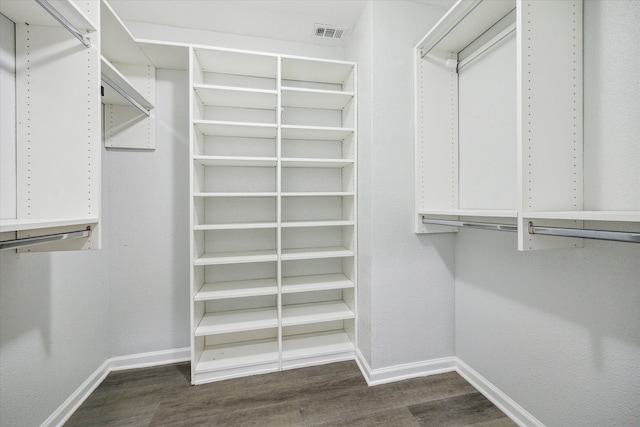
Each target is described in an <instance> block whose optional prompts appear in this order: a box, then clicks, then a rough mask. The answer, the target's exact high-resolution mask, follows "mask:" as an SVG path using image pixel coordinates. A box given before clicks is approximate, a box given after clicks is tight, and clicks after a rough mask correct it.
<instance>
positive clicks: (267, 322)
mask: <svg viewBox="0 0 640 427" xmlns="http://www.w3.org/2000/svg"><path fill="white" fill-rule="evenodd" d="M277 327H278V316H277V311H276V309H275V308H273V307H265V308H252V309H248V310H237V311H222V312H217V313H206V314H205V315H204V316H203V317H202V320H200V323H199V324H198V326H197V327H196V329H195V331H194V333H195V336H197V337H198V336H205V335H212V334H225V333H230V332H240V331H252V330H256V329H267V328H277Z"/></svg>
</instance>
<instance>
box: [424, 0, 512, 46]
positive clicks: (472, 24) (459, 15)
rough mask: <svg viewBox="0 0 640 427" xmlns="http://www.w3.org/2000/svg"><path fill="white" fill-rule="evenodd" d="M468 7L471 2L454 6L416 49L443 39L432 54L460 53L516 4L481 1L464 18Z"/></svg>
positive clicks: (500, 0) (494, 0)
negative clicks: (461, 20)
mask: <svg viewBox="0 0 640 427" xmlns="http://www.w3.org/2000/svg"><path fill="white" fill-rule="evenodd" d="M471 4H472V2H470V1H461V2H457V3H456V4H455V5H454V6H453V7H451V9H449V11H448V12H447V13H446V14H445V15H444V16H443V17H442V18H441V19H440V21H438V22H437V23H436V25H434V27H433V28H432V29H431V31H429V33H427V35H426V36H425V37H424V38H423V39H422V40H421V41H420V43H419V44H418V46H417V48H418V49H421V48H426V47H428V46H429V45H431V44H433V43H435V42H436V41H437V40H438V39H440V38H441V37H443V35H444V37H443V38H442V39H441V40H440V41H439V42H438V43H437V46H436V47H435V49H434V50H436V51H441V52H445V53H449V52H460V51H461V50H462V49H464V48H465V47H466V46H468V45H469V43H471V42H472V41H474V40H475V39H476V38H478V36H480V35H481V34H482V33H484V32H485V31H486V30H488V29H489V28H490V27H491V25H493V24H494V23H496V22H497V21H499V20H500V19H501V18H502V17H504V16H505V15H507V14H508V13H509V12H510V11H511V10H513V9H514V8H515V7H516V2H515V0H491V1H483V2H481V3H480V4H479V5H478V6H477V7H475V9H473V11H472V12H471V13H469V14H468V15H467V16H466V17H465V14H466V13H467V10H469V8H470V5H471ZM460 19H463V20H464V25H457V26H456V27H455V28H453V30H451V31H450V32H449V33H448V34H446V32H447V31H448V30H449V29H450V28H451V26H452V25H453V24H454V23H455V22H457V21H459V20H460ZM445 34H446V35H445Z"/></svg>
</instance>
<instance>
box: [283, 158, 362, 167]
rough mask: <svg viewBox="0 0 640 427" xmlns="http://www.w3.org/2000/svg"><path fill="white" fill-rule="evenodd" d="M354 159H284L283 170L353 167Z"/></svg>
mask: <svg viewBox="0 0 640 427" xmlns="http://www.w3.org/2000/svg"><path fill="white" fill-rule="evenodd" d="M353 163H354V161H353V159H305V158H283V159H282V167H283V168H343V167H346V166H349V165H353Z"/></svg>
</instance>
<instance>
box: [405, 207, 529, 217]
mask: <svg viewBox="0 0 640 427" xmlns="http://www.w3.org/2000/svg"><path fill="white" fill-rule="evenodd" d="M418 215H427V216H463V217H464V216H473V217H495V218H517V217H518V211H515V210H491V209H451V210H419V211H418Z"/></svg>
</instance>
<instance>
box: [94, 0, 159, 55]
mask: <svg viewBox="0 0 640 427" xmlns="http://www.w3.org/2000/svg"><path fill="white" fill-rule="evenodd" d="M100 33H101V37H100V42H101V46H100V48H101V49H100V53H101V54H102V55H103V56H104V57H105V58H106V59H107V60H108V61H109V62H119V63H122V64H132V65H151V61H150V60H149V58H147V56H146V55H145V53H144V52H143V51H142V49H141V48H140V46H138V43H136V41H135V40H134V38H133V35H132V34H131V33H130V32H129V30H128V29H127V27H126V26H125V25H124V23H123V22H122V21H121V20H120V18H119V17H118V16H117V15H116V13H115V11H114V10H113V8H112V7H111V6H110V5H109V4H108V3H107V2H106V1H105V0H101V1H100Z"/></svg>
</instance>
